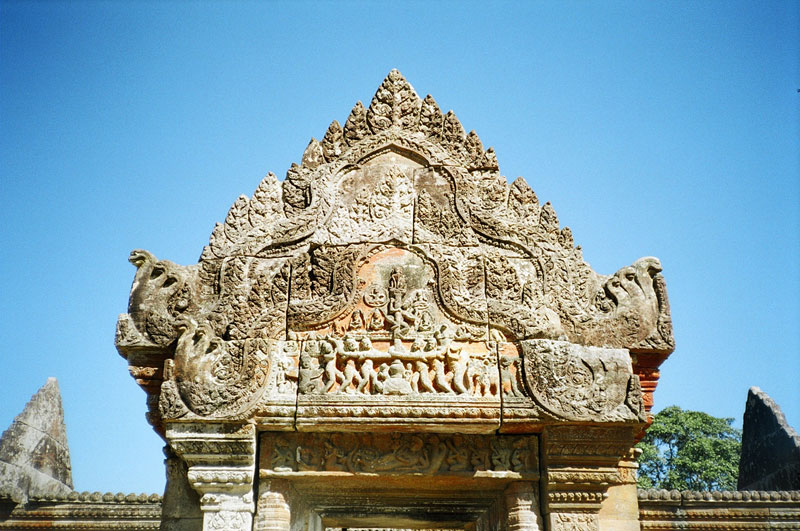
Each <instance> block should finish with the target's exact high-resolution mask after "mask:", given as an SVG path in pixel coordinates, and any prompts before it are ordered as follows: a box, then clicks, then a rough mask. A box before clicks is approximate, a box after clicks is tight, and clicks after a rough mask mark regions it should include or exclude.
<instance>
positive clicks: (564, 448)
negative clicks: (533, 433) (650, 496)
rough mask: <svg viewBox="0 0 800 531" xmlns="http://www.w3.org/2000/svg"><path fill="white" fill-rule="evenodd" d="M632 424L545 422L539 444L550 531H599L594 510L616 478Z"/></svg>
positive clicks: (630, 440) (597, 510)
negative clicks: (548, 423) (545, 425)
mask: <svg viewBox="0 0 800 531" xmlns="http://www.w3.org/2000/svg"><path fill="white" fill-rule="evenodd" d="M636 431H638V428H637V427H592V426H549V427H547V428H546V429H545V431H544V433H543V436H542V442H543V450H544V451H543V457H544V460H543V471H544V474H543V478H542V496H544V497H545V499H544V518H545V521H546V522H547V527H548V529H549V530H550V531H562V530H563V531H567V530H570V531H599V530H600V529H602V527H601V525H600V520H601V519H600V514H599V513H600V508H601V505H602V503H603V500H604V499H605V498H606V496H607V494H606V493H607V490H608V488H609V487H610V486H612V485H618V484H620V483H621V482H622V478H621V477H620V471H619V468H618V467H619V462H620V459H621V458H622V457H623V456H625V455H627V453H628V451H629V449H630V448H631V446H632V445H633V437H634V435H635V433H636Z"/></svg>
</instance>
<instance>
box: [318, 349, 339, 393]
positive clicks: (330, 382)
mask: <svg viewBox="0 0 800 531" xmlns="http://www.w3.org/2000/svg"><path fill="white" fill-rule="evenodd" d="M319 353H320V354H321V355H322V359H323V360H324V361H325V377H326V380H327V383H326V384H325V391H324V392H326V393H329V392H330V391H331V390H332V389H333V388H334V387H335V386H336V384H337V383H341V382H343V381H344V379H345V376H344V374H343V373H342V371H340V370H339V368H338V367H337V366H336V354H337V352H336V350H335V349H334V344H333V342H329V341H321V342H320V344H319Z"/></svg>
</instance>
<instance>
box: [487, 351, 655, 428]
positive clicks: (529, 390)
mask: <svg viewBox="0 0 800 531" xmlns="http://www.w3.org/2000/svg"><path fill="white" fill-rule="evenodd" d="M498 352H499V364H500V375H501V388H502V392H503V422H504V427H503V430H504V431H511V432H513V431H520V430H521V431H524V430H526V429H528V428H529V427H530V423H531V422H536V421H542V420H546V419H553V420H565V421H592V422H644V420H645V419H646V414H645V410H644V403H643V398H642V390H641V385H640V383H639V378H638V376H637V375H635V374H633V371H632V367H631V360H630V355H629V354H628V351H627V350H625V349H606V348H600V347H584V346H581V345H575V344H573V343H569V342H566V341H553V340H526V341H521V342H519V344H518V345H517V344H514V343H508V342H505V343H503V342H500V343H498Z"/></svg>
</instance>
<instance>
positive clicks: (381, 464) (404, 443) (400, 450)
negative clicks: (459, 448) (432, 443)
mask: <svg viewBox="0 0 800 531" xmlns="http://www.w3.org/2000/svg"><path fill="white" fill-rule="evenodd" d="M424 446H425V443H424V442H423V440H422V439H421V438H420V437H419V436H417V435H412V436H410V437H398V439H397V440H396V441H395V448H394V450H393V451H392V452H390V453H388V454H384V455H382V456H380V457H379V458H378V459H376V460H375V462H374V463H373V464H372V467H371V468H372V469H373V470H375V471H381V470H414V469H423V470H425V469H427V468H428V466H429V465H430V458H429V457H428V455H427V453H426V452H424V451H423V448H424Z"/></svg>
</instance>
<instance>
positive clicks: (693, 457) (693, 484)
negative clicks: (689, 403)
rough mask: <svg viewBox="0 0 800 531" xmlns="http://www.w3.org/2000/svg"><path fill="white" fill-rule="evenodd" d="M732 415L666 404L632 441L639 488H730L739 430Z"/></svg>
mask: <svg viewBox="0 0 800 531" xmlns="http://www.w3.org/2000/svg"><path fill="white" fill-rule="evenodd" d="M732 423H733V419H730V418H727V419H726V418H718V417H712V416H711V415H709V414H708V413H703V412H701V411H684V410H682V409H681V408H679V407H678V406H670V407H668V408H666V409H664V410H662V411H660V412H659V413H657V414H656V415H655V418H654V420H653V424H652V426H650V428H648V430H647V434H646V435H645V436H644V438H643V439H642V440H641V442H640V443H639V444H637V445H636V446H637V447H638V448H641V450H642V455H641V456H639V479H638V481H637V484H638V486H639V487H641V488H657V489H668V490H672V489H677V490H701V491H702V490H736V480H737V478H738V476H739V456H740V455H741V452H742V433H741V431H740V430H737V429H736V428H734V427H732V425H731V424H732Z"/></svg>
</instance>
